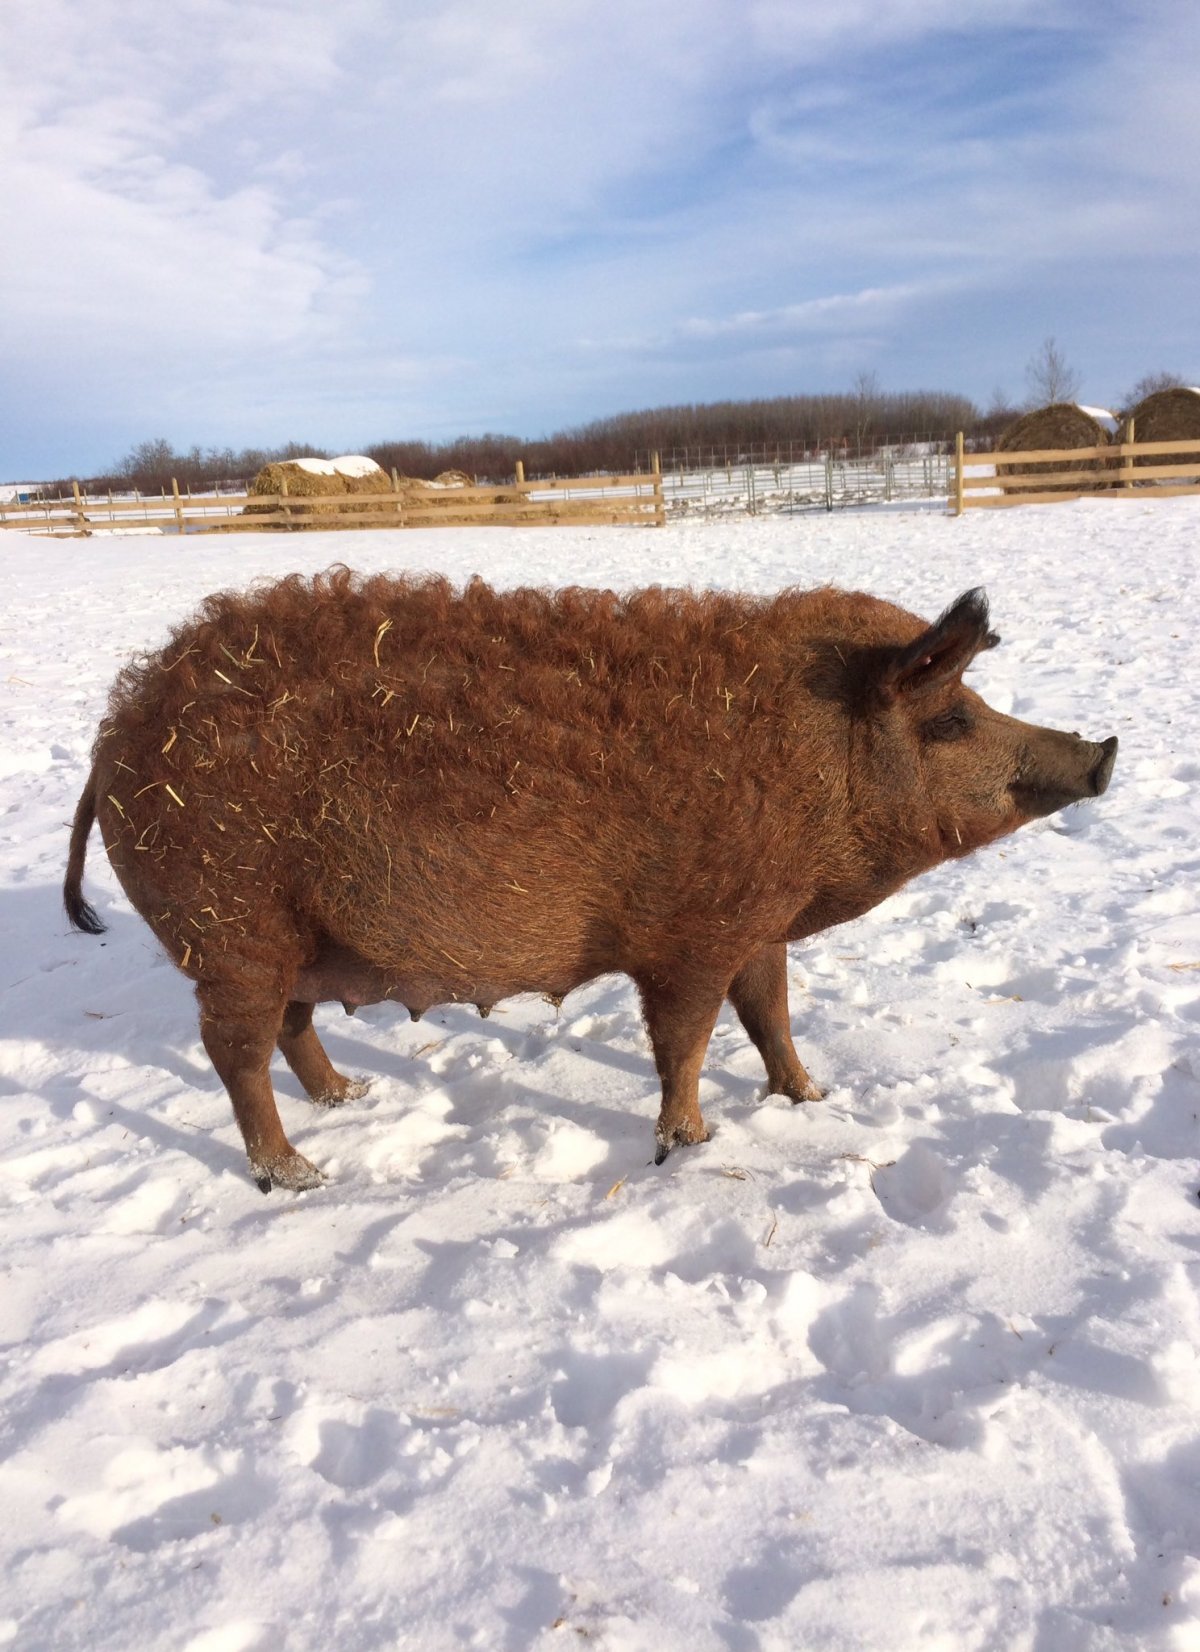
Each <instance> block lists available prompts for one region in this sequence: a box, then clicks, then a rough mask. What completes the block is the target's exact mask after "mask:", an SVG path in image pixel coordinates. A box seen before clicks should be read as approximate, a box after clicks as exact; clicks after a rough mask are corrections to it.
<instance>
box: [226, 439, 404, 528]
mask: <svg viewBox="0 0 1200 1652" xmlns="http://www.w3.org/2000/svg"><path fill="white" fill-rule="evenodd" d="M285 482H286V484H287V496H288V498H289V499H329V498H344V497H345V496H346V495H347V494H350V493H354V494H359V493H362V494H371V493H390V492H391V491H392V484H391V479H390V478H389V477H388V475H387V474H386V472H385V471H382V470H381V469H380V468H379V466H378V465H377V464H376V463H375V461H374V459H368V458H365V457H364V456H363V455H362V454H360V453H349V454H344V455H343V456H342V457H341V458H338V459H316V458H303V459H283V460H279V461H277V462H274V463H272V464H269V465H264V466H263V468H262V469H261V470H260V471H259V473H258V475H257V476H256V477H255V478H254V480H253V481H252V482H251V484H250V487H249V489H248V490H247V491H248V492H250V493H252V494H281V493H283V491H284V483H285ZM361 508H362V509H363V510H378V511H395V508H396V507H395V506H394V505H391V504H387V505H384V504H380V505H364V506H362V507H361ZM278 509H279V507H278V506H277V505H247V506H246V508H245V510H244V512H243V515H245V516H253V515H259V514H263V513H266V512H272V513H273V512H275V511H277V510H278ZM343 514H344V513H343V511H342V510H340V509H339V508H338V507H337V506H336V505H314V506H311V507H306V508H305V509H303V510H299V511H296V512H295V513H294V516H293V518H292V523H291V525H292V526H294V527H304V526H312V527H316V526H320V527H322V528H336V527H338V526H339V523H340V519H341V518H342V516H343ZM275 525H277V526H283V525H284V524H282V523H280V524H275ZM350 525H351V526H353V523H351V524H350Z"/></svg>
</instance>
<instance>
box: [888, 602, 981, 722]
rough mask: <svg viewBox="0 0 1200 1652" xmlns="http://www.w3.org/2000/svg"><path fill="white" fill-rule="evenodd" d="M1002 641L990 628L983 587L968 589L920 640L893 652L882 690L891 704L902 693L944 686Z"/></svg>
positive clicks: (922, 692) (923, 691)
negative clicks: (980, 654)
mask: <svg viewBox="0 0 1200 1652" xmlns="http://www.w3.org/2000/svg"><path fill="white" fill-rule="evenodd" d="M999 641H1000V638H999V637H998V636H997V635H996V633H995V632H994V631H992V630H989V628H988V604H987V597H986V596H985V595H984V593H983V591H982V589H980V588H978V587H977V588H976V589H975V590H973V591H964V592H963V594H962V596H961V597H959V599H958V601H957V602H952V603H951V604H950V606H949V608H947V609H946V611H945V613H944V614H943V615H942V617H941V618H940V619H939V620H938V621H937V623H936V624H935V625H931V626H930V627H929V629H928V631H925V632H923V633H922V634H921V636H919V637H918V638H917V640H916V642H911V643H909V644H908V645H907V647H905V648H896V649H893V650H892V651H891V653H890V655H889V657H888V659H887V660H886V661H885V662H884V664H883V668H882V670H881V672H880V677H879V689H880V693H881V694H882V696H883V698H884V700H885V702H888V703H890V702H891V701H893V700H896V699H898V698H899V697H900V696H901V695H910V694H924V693H926V692H928V691H929V690H931V689H934V688H940V687H941V686H942V685H943V684H944V683H948V682H950V681H952V679H953V678H955V677H961V676H962V674H963V672H964V671H965V670H966V668H967V667H968V666H969V665H970V663H971V661H972V660H973V659H974V658H975V656H976V654H978V653H980V652H981V651H982V650H983V649H985V648H995V646H996V644H997V643H998V642H999Z"/></svg>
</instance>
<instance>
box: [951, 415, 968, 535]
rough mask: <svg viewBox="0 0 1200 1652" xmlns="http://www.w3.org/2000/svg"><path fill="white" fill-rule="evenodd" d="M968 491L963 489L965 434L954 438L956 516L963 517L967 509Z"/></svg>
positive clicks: (959, 434) (960, 433) (959, 433)
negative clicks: (966, 498) (966, 497)
mask: <svg viewBox="0 0 1200 1652" xmlns="http://www.w3.org/2000/svg"><path fill="white" fill-rule="evenodd" d="M965 495H966V490H965V488H964V487H963V433H962V431H961V430H960V431H959V432H958V434H957V436H955V438H954V514H955V516H961V515H962V513H963V511H964V509H965V508H966V501H965Z"/></svg>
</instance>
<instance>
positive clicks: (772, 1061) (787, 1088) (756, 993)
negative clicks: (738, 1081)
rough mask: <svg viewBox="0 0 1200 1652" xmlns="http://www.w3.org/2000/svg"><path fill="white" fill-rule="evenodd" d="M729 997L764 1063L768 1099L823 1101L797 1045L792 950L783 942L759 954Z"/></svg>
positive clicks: (734, 983) (737, 978)
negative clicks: (791, 1001)
mask: <svg viewBox="0 0 1200 1652" xmlns="http://www.w3.org/2000/svg"><path fill="white" fill-rule="evenodd" d="M728 996H729V1002H730V1003H731V1004H732V1005H733V1007H734V1009H735V1010H736V1011H737V1013H738V1019H739V1020H740V1021H741V1023H742V1026H743V1027H745V1029H746V1031H747V1032H748V1033H749V1034H750V1037H751V1038H752V1039H753V1041H754V1045H755V1047H756V1049H757V1050H758V1053H759V1054H760V1055H761V1056H762V1058H763V1065H764V1066H765V1067H766V1069H767V1093H768V1095H773V1096H789V1097H790V1098H791V1099H792V1101H820V1099H821V1097H822V1095H823V1094H824V1091H823V1090H821V1088H820V1087H819V1086H818V1085H816V1084H814V1083H813V1081H812V1079H811V1078H810V1077H809V1076H808V1073H807V1072H806V1071H805V1070H804V1067H803V1065H802V1063H801V1061H800V1057H799V1056H798V1055H797V1054H796V1046H795V1045H794V1044H793V1043H792V1028H791V1020H790V1017H789V1015H788V990H787V947H786V945H785V944H784V943H783V942H782V941H778V942H774V943H772V944H771V945H770V946H765V947H763V948H762V950H761V951H760V952H756V953H755V954H754V956H753V958H751V959H750V962H749V963H747V964H744V965H743V966H742V968H741V969H740V970H739V971H738V973H737V974H736V975H735V976H734V978H733V980H732V981H731V982H730V983H729V995H728Z"/></svg>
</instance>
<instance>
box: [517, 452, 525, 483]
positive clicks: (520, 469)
mask: <svg viewBox="0 0 1200 1652" xmlns="http://www.w3.org/2000/svg"><path fill="white" fill-rule="evenodd" d="M515 479H516V484H517V486H518V487H519V488H520V487H524V485H525V463H524V461H523V460H522V459H518V460H517V462H516V467H515Z"/></svg>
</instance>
